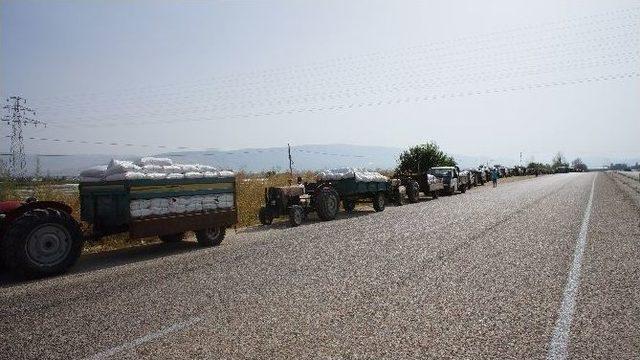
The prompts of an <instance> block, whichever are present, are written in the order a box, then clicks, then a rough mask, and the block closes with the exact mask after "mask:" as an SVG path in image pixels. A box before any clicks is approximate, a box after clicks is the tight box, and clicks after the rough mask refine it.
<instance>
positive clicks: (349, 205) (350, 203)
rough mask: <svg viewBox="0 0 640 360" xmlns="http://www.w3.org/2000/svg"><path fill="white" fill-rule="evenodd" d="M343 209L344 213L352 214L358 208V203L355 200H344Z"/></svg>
mask: <svg viewBox="0 0 640 360" xmlns="http://www.w3.org/2000/svg"><path fill="white" fill-rule="evenodd" d="M342 207H343V208H344V211H346V212H348V213H352V212H353V210H355V208H356V201H355V200H353V199H343V200H342Z"/></svg>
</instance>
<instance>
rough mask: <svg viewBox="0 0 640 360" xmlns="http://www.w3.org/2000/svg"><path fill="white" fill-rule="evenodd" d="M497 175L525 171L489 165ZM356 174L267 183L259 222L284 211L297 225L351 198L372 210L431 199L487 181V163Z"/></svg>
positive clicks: (347, 206) (327, 214)
mask: <svg viewBox="0 0 640 360" xmlns="http://www.w3.org/2000/svg"><path fill="white" fill-rule="evenodd" d="M495 171H497V173H498V176H499V177H507V176H514V175H525V174H526V172H525V171H524V170H523V169H520V168H518V167H516V168H511V169H509V168H506V167H503V166H500V165H496V166H495ZM357 178H358V177H357V174H355V173H354V174H353V176H348V177H345V178H340V179H318V180H317V181H315V182H302V180H301V179H300V178H298V184H296V185H290V186H279V187H269V188H266V189H265V191H264V206H262V207H261V208H260V211H259V213H258V218H259V219H260V223H261V224H263V225H270V224H271V223H272V222H273V220H274V219H275V218H279V217H288V218H289V223H290V224H291V225H292V226H298V225H300V224H301V223H302V222H303V221H304V219H305V218H306V217H307V216H308V215H309V214H311V213H316V214H317V216H318V218H320V219H321V220H323V221H327V220H333V219H334V218H335V217H336V215H337V214H338V211H339V208H340V204H342V208H343V209H344V211H346V212H352V211H353V210H354V209H355V207H356V203H371V204H372V206H373V209H374V210H375V211H378V212H379V211H383V210H384V209H385V205H386V204H388V203H392V204H396V205H402V204H404V203H405V202H409V203H416V202H418V201H420V199H421V197H431V198H432V199H437V198H438V196H440V195H453V194H455V193H458V192H459V193H464V192H466V191H467V189H470V188H472V187H474V186H479V185H484V184H485V183H486V182H488V181H491V169H490V168H489V167H487V166H482V165H481V166H479V167H478V168H477V169H469V170H464V171H461V170H460V168H458V167H457V166H439V167H432V168H431V169H429V170H428V171H426V172H421V173H413V174H407V173H402V174H395V175H394V176H393V177H392V178H391V179H387V178H384V179H380V180H377V181H358V180H357Z"/></svg>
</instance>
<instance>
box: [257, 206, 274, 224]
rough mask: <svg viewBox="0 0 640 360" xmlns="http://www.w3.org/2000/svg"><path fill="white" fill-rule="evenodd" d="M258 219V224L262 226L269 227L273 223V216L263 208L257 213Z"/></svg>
mask: <svg viewBox="0 0 640 360" xmlns="http://www.w3.org/2000/svg"><path fill="white" fill-rule="evenodd" d="M258 219H260V224H262V225H271V223H272V222H273V214H271V211H269V210H268V209H267V208H266V207H264V206H263V207H261V208H260V212H258Z"/></svg>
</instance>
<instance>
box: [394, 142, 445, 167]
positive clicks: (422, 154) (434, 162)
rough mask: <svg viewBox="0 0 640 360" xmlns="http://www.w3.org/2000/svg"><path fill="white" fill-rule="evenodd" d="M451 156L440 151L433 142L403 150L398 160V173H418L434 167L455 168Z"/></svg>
mask: <svg viewBox="0 0 640 360" xmlns="http://www.w3.org/2000/svg"><path fill="white" fill-rule="evenodd" d="M455 165H456V161H455V160H454V159H453V157H452V156H450V155H448V154H446V153H445V152H444V151H442V150H440V147H439V146H438V144H436V143H435V142H428V143H426V144H421V145H416V146H413V147H411V148H409V149H408V150H405V151H404V152H403V153H402V154H400V157H399V158H398V167H397V168H396V171H397V172H398V173H418V172H421V171H426V170H428V169H429V168H432V167H434V166H455Z"/></svg>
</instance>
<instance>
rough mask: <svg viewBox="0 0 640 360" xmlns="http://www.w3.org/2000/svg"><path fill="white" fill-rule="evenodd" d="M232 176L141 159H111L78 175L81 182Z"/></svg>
mask: <svg viewBox="0 0 640 360" xmlns="http://www.w3.org/2000/svg"><path fill="white" fill-rule="evenodd" d="M228 176H234V174H233V172H231V171H227V170H218V169H216V168H215V167H213V166H208V165H200V164H174V163H173V161H172V160H171V159H167V158H155V157H143V158H142V159H140V160H139V161H136V162H133V161H127V160H116V159H113V160H111V162H109V165H100V166H94V167H92V168H89V169H87V170H84V171H82V172H81V173H80V181H81V182H98V181H117V180H134V179H185V178H186V179H197V178H211V177H228Z"/></svg>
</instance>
